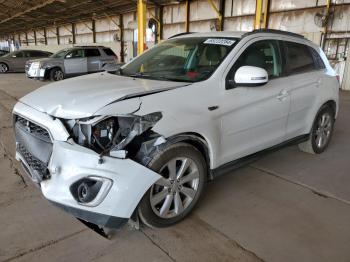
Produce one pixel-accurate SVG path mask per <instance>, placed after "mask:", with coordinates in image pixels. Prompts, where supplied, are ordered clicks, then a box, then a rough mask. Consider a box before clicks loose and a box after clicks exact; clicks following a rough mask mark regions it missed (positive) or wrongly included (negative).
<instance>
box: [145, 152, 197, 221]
mask: <svg viewBox="0 0 350 262" xmlns="http://www.w3.org/2000/svg"><path fill="white" fill-rule="evenodd" d="M160 174H161V175H162V176H163V177H162V178H161V179H159V180H158V181H157V182H156V183H155V184H154V185H153V186H152V188H151V194H150V201H151V207H152V210H153V212H154V213H155V214H156V215H157V216H159V217H161V218H172V217H175V216H178V215H180V214H182V213H183V212H184V211H185V210H186V208H187V207H188V206H189V205H190V204H191V202H192V200H193V199H194V198H195V196H196V194H197V191H198V186H199V170H198V166H197V165H196V163H195V162H194V161H193V160H192V159H190V158H187V157H186V158H185V157H183V158H174V159H172V160H170V161H169V162H168V163H166V164H165V165H164V166H163V167H162V168H161V170H160Z"/></svg>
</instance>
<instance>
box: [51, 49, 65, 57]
mask: <svg viewBox="0 0 350 262" xmlns="http://www.w3.org/2000/svg"><path fill="white" fill-rule="evenodd" d="M68 51H69V49H63V50H61V51H58V52H57V53H54V54H53V55H51V56H50V57H52V58H63V57H64V56H65V55H66V54H67V52H68Z"/></svg>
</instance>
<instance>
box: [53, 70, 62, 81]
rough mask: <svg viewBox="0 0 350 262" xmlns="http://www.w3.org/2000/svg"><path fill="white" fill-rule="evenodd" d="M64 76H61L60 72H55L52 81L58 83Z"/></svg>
mask: <svg viewBox="0 0 350 262" xmlns="http://www.w3.org/2000/svg"><path fill="white" fill-rule="evenodd" d="M63 78H64V76H63V72H62V71H61V70H57V71H55V73H54V79H55V81H60V80H63Z"/></svg>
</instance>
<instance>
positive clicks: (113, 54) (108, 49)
mask: <svg viewBox="0 0 350 262" xmlns="http://www.w3.org/2000/svg"><path fill="white" fill-rule="evenodd" d="M103 52H105V54H106V55H108V56H117V55H116V54H115V53H114V52H113V50H112V49H110V48H103Z"/></svg>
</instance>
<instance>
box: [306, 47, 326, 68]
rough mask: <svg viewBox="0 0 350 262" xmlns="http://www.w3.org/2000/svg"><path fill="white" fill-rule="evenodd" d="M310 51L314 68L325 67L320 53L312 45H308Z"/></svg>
mask: <svg viewBox="0 0 350 262" xmlns="http://www.w3.org/2000/svg"><path fill="white" fill-rule="evenodd" d="M310 52H311V54H312V57H313V59H314V63H315V67H316V69H325V68H326V66H325V64H324V62H323V60H322V58H321V56H320V54H319V53H318V52H317V51H316V50H315V49H313V48H312V47H310Z"/></svg>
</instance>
